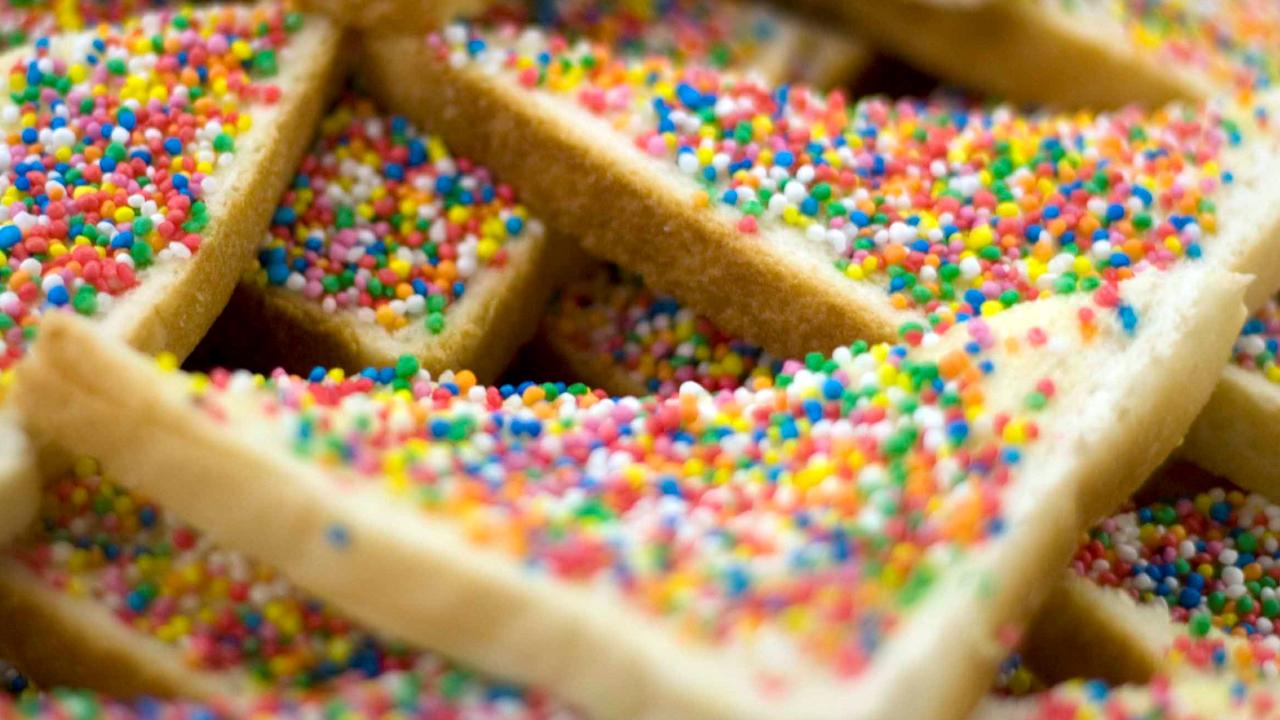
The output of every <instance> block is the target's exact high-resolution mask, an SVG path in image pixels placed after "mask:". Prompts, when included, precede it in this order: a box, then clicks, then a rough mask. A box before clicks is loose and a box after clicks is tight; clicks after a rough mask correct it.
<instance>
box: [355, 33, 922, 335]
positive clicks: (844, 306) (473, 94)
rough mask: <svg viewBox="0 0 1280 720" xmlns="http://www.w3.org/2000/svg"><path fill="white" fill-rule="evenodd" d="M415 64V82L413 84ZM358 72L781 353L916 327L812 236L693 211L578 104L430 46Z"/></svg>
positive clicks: (580, 229) (394, 54)
mask: <svg viewBox="0 0 1280 720" xmlns="http://www.w3.org/2000/svg"><path fill="white" fill-rule="evenodd" d="M405 68H415V72H416V78H417V80H418V81H417V82H413V83H406V82H402V77H403V74H404V72H405ZM361 70H362V71H363V72H364V77H365V79H366V81H367V83H368V86H369V87H370V89H371V91H372V92H373V93H374V94H375V96H376V97H378V98H379V100H380V101H381V103H382V104H383V105H384V106H385V107H388V108H390V109H392V110H394V111H396V112H399V113H402V114H404V115H407V116H408V117H410V118H412V119H413V120H414V121H415V122H417V123H418V124H419V125H421V126H422V127H424V128H427V129H429V130H430V131H432V132H436V133H439V134H441V135H442V136H444V137H445V138H447V139H448V141H449V144H450V146H451V147H453V148H455V149H456V150H457V151H458V152H459V153H461V154H465V155H468V156H471V157H475V158H476V159H478V160H479V161H481V162H483V163H485V164H486V165H488V166H489V167H491V168H492V169H493V170H494V172H495V174H497V175H498V176H499V177H502V178H504V179H505V180H506V182H509V183H511V184H512V185H514V186H516V187H518V188H520V189H521V194H522V197H523V198H524V199H525V201H526V202H527V203H528V205H529V206H530V207H531V208H532V209H533V210H534V211H535V213H537V214H538V216H539V217H541V218H543V219H544V220H545V221H546V222H547V223H548V224H549V225H550V226H551V227H554V228H558V229H560V230H562V231H564V232H567V233H569V234H571V235H574V236H576V237H578V238H580V239H581V241H582V244H583V246H584V247H585V248H586V250H587V251H588V252H591V253H592V254H595V255H599V256H602V257H605V258H608V259H609V260H612V261H614V262H617V263H618V264H619V265H622V266H624V267H627V268H629V269H632V270H635V271H637V272H639V273H640V274H641V275H643V276H644V277H645V278H646V280H647V281H649V282H650V284H651V285H652V286H653V287H654V288H656V289H658V290H661V291H663V292H668V293H671V294H672V295H675V296H676V297H679V298H680V299H681V300H682V301H684V302H685V303H687V304H688V305H690V306H691V307H696V308H697V309H698V310H699V311H701V312H702V313H704V314H706V315H707V316H709V317H710V318H712V319H713V320H715V321H716V322H717V323H718V324H719V325H720V326H721V327H723V328H724V329H725V330H727V331H729V332H733V333H736V334H738V335H740V336H742V337H744V338H746V339H748V340H750V341H752V342H755V343H756V344H759V345H761V346H763V347H765V348H767V349H769V350H770V351H771V352H773V353H774V354H776V355H779V356H783V357H798V356H802V355H803V354H804V353H806V352H810V351H813V350H822V351H830V350H832V349H834V348H836V347H838V346H840V345H845V344H848V343H850V342H852V341H853V340H855V339H858V338H869V339H889V338H892V337H894V335H895V331H896V329H897V327H898V326H899V324H900V323H901V322H902V320H904V319H905V316H904V315H903V314H902V313H900V312H898V311H895V310H894V309H893V308H892V307H890V303H889V300H888V297H887V295H886V294H885V293H884V292H883V291H881V290H880V289H879V288H875V287H872V286H871V285H869V284H859V283H855V282H851V281H849V280H848V279H846V278H845V277H844V276H842V275H841V274H840V273H839V272H838V271H837V270H836V269H835V267H834V265H833V263H832V262H831V261H830V259H829V258H827V257H826V256H825V254H824V253H820V252H818V251H817V249H815V248H812V247H811V246H810V245H807V244H806V243H805V241H804V240H803V238H794V237H792V233H790V232H788V231H782V230H778V231H770V232H777V233H784V234H785V236H786V237H776V236H775V237H771V236H770V235H769V233H761V234H759V235H747V234H744V233H742V232H740V231H739V230H738V229H737V227H736V226H735V224H734V221H733V220H732V218H730V217H729V215H728V214H727V213H726V212H720V211H713V210H708V209H706V208H699V207H696V205H695V202H694V195H695V193H696V187H694V186H693V185H692V184H686V183H685V182H681V180H683V179H682V178H673V177H672V176H671V175H670V173H667V172H664V170H663V168H661V167H659V166H658V165H657V164H656V163H655V162H654V161H652V160H651V159H649V158H646V157H644V156H643V155H642V154H640V153H639V151H638V150H635V149H634V148H631V147H630V146H629V145H619V143H618V142H617V140H618V138H617V136H616V135H613V134H611V133H609V134H602V131H601V129H600V127H599V125H600V121H599V120H598V119H597V118H595V117H594V116H591V115H589V114H587V113H586V112H585V111H581V110H578V109H577V108H575V107H574V106H572V105H570V104H568V103H562V102H557V101H556V100H555V99H554V98H551V97H549V96H540V95H536V94H532V93H529V92H527V91H524V90H521V89H519V88H517V87H514V86H513V85H511V84H510V83H507V82H505V81H503V80H502V79H500V78H497V77H494V76H489V75H485V74H483V73H481V72H479V71H476V70H474V69H465V68H464V69H457V68H451V67H448V65H447V64H444V63H439V62H436V61H435V60H434V59H433V58H432V56H431V54H430V53H429V52H428V50H427V47H426V43H425V42H423V40H422V38H420V37H397V38H391V37H378V38H377V40H376V41H374V42H367V43H365V53H364V61H363V62H362V63H361ZM603 132H605V133H608V131H603ZM602 140H603V141H602ZM806 247H808V248H809V249H810V250H811V252H804V249H805V248H806ZM725 288H741V289H743V291H742V292H736V293H726V292H724V289H725ZM760 288H768V289H770V292H762V291H760V290H759V289H760ZM748 290H749V291H748ZM798 308H802V309H803V310H802V311H801V312H796V310H797V309H798Z"/></svg>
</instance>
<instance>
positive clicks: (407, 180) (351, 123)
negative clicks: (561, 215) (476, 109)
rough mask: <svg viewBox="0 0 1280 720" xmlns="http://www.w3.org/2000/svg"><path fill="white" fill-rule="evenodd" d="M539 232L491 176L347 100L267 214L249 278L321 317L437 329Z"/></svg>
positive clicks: (401, 122) (404, 125)
mask: <svg viewBox="0 0 1280 720" xmlns="http://www.w3.org/2000/svg"><path fill="white" fill-rule="evenodd" d="M541 232H542V229H541V225H540V224H539V223H537V222H536V221H530V220H529V217H528V213H527V211H526V210H525V208H524V206H522V205H520V204H519V203H518V202H517V201H516V193H515V191H514V190H512V188H511V187H510V186H507V185H504V184H501V183H499V182H497V181H495V180H494V178H493V177H492V176H491V175H490V174H489V171H488V170H486V169H485V168H483V167H480V166H477V165H475V164H474V163H472V162H470V161H469V160H467V159H465V158H454V157H453V156H451V155H450V154H449V151H448V150H447V148H446V147H445V146H444V144H443V143H442V142H441V141H440V140H439V139H438V138H430V137H424V136H422V135H419V133H418V132H417V130H415V129H414V128H413V126H412V125H410V124H409V123H408V121H406V120H405V119H404V118H402V117H399V116H391V115H382V114H379V113H378V112H377V110H376V109H375V108H374V106H373V104H372V103H371V102H370V101H368V100H365V99H362V98H358V97H354V96H348V97H346V98H344V99H343V100H342V101H340V102H339V103H338V105H337V107H336V108H334V110H333V111H332V112H331V113H330V114H329V116H328V117H326V118H325V120H324V121H323V123H322V125H321V131H320V138H319V139H318V140H317V142H316V146H315V148H314V149H313V150H312V152H311V153H310V154H308V155H307V156H306V158H305V159H304V160H303V162H302V167H301V168H300V169H299V170H298V173H297V175H296V176H295V177H294V180H293V184H292V187H291V188H290V190H289V191H288V192H286V193H285V196H284V198H283V199H282V200H281V202H280V205H279V207H278V208H277V209H276V212H275V216H274V218H273V221H272V226H271V233H270V236H269V237H268V238H267V241H266V243H265V245H264V246H263V248H262V249H261V251H260V253H259V256H258V257H259V262H260V265H261V270H260V271H259V272H258V277H259V279H260V281H261V282H263V283H266V284H270V285H271V286H275V287H281V288H284V289H287V290H289V291H293V292H297V293H300V294H301V295H302V297H305V298H307V299H309V300H313V301H315V302H318V303H320V305H321V306H322V307H323V308H324V309H325V310H327V311H329V312H339V311H349V312H353V313H354V314H355V316H356V317H358V318H359V319H361V320H363V321H367V322H371V323H372V322H376V323H377V324H378V325H380V326H382V327H384V328H386V329H387V330H398V329H400V328H402V327H405V326H407V325H408V324H409V323H410V322H415V323H420V324H421V325H423V326H424V327H425V328H426V329H427V331H428V332H430V333H431V334H438V333H440V332H441V331H442V330H444V328H445V324H446V317H447V312H448V310H449V308H450V307H451V306H452V305H453V304H454V303H456V302H457V301H458V300H459V299H460V298H461V297H462V296H463V293H464V292H465V291H466V287H467V282H468V281H469V280H470V279H471V278H473V277H474V276H475V275H476V274H477V273H479V272H482V271H484V270H485V269H486V268H501V267H503V266H504V265H505V263H506V262H507V256H508V246H509V245H510V243H513V242H516V241H519V240H520V239H522V238H524V237H528V236H534V235H538V234H540V233H541Z"/></svg>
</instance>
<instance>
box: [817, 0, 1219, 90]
mask: <svg viewBox="0 0 1280 720" xmlns="http://www.w3.org/2000/svg"><path fill="white" fill-rule="evenodd" d="M802 4H803V5H806V6H809V7H810V8H811V9H813V10H818V11H822V12H825V13H828V14H830V15H831V16H833V17H835V18H839V19H841V20H843V21H844V22H845V24H846V25H847V26H848V27H849V28H850V29H851V30H853V31H856V32H860V33H865V34H867V36H868V37H875V38H877V40H878V41H879V43H880V47H882V48H883V49H884V50H885V51H886V52H889V53H891V54H895V55H899V56H901V57H903V58H904V59H906V60H909V61H910V62H912V63H914V64H917V65H919V66H920V67H922V68H924V69H925V70H927V71H929V72H931V73H933V74H935V75H938V76H940V77H943V78H946V79H948V80H951V81H952V82H956V83H959V84H961V85H964V86H966V87H970V88H973V89H975V90H981V91H984V92H986V93H989V94H992V95H994V96H996V97H998V98H1002V99H1007V100H1011V101H1017V102H1034V103H1047V104H1049V105H1053V106H1056V107H1063V108H1075V107H1086V108H1108V107H1119V106H1122V105H1126V104H1129V103H1135V102H1136V103H1140V104H1143V105H1149V106H1155V105H1160V104H1163V103H1165V102H1169V101H1171V100H1203V99H1206V98H1208V97H1211V96H1212V95H1213V94H1214V86H1213V85H1212V84H1211V83H1210V82H1208V81H1207V79H1205V78H1204V77H1203V76H1202V75H1201V74H1199V73H1195V72H1192V71H1190V70H1187V69H1184V68H1176V67H1170V66H1169V64H1168V63H1161V62H1159V61H1158V60H1157V59H1156V58H1155V57H1154V56H1153V55H1151V54H1148V53H1143V52H1140V51H1138V50H1137V49H1135V48H1133V46H1132V45H1131V44H1130V42H1129V41H1128V38H1126V37H1125V36H1124V34H1123V32H1122V30H1121V28H1119V27H1111V26H1109V25H1108V24H1107V23H1106V22H1098V20H1099V19H1098V18H1092V19H1093V20H1094V21H1095V22H1090V21H1089V18H1084V19H1082V18H1079V17H1072V15H1071V14H1070V13H1069V12H1066V11H1063V10H1061V9H1059V8H1057V7H1055V6H1054V5H1053V4H1052V3H1047V2H1029V1H1025V0H989V1H987V2H980V3H970V2H938V0H929V1H920V0H803V2H802Z"/></svg>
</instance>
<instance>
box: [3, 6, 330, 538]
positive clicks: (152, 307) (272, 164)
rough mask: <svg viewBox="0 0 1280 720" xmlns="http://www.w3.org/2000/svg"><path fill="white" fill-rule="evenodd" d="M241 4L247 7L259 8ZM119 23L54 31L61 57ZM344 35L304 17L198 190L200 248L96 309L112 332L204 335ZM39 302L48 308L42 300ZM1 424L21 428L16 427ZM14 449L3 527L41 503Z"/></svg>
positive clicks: (326, 86) (20, 522) (153, 21)
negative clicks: (265, 97) (266, 97)
mask: <svg viewBox="0 0 1280 720" xmlns="http://www.w3.org/2000/svg"><path fill="white" fill-rule="evenodd" d="M235 12H238V13H246V14H247V13H251V12H253V9H252V8H250V7H245V8H242V9H237V10H236V11H235ZM165 17H167V15H166V14H165V13H164V12H160V13H155V14H150V15H145V16H143V17H141V18H140V19H139V20H138V22H141V23H143V24H144V25H145V24H150V25H152V26H156V32H157V34H159V35H160V36H162V37H163V36H164V33H166V32H167V33H169V34H173V33H174V32H175V30H173V29H168V30H164V29H162V28H161V26H160V25H161V24H162V23H164V22H165V21H164V20H163V19H162V18H165ZM118 32H119V31H118V30H112V29H109V28H106V26H104V29H100V30H94V31H89V32H86V33H72V34H67V35H59V36H54V37H53V38H52V40H51V44H52V47H53V51H52V54H53V57H58V58H62V59H66V60H69V61H70V60H77V53H81V54H82V53H84V52H85V49H86V48H87V47H88V46H87V45H86V42H87V41H88V39H92V38H94V37H98V36H99V34H100V33H107V35H109V36H110V35H113V34H117V33H118ZM338 42H339V33H338V31H337V30H335V29H334V28H333V26H332V25H330V24H329V23H328V22H327V21H326V20H324V19H323V18H317V17H311V18H307V19H305V20H304V22H303V27H302V28H301V29H299V30H298V31H297V32H296V33H295V34H294V35H293V36H292V37H291V38H290V41H289V42H288V44H287V45H286V46H285V47H284V48H282V51H281V52H280V54H279V58H278V59H277V63H278V66H279V68H280V70H279V73H278V74H277V75H276V76H275V77H274V78H273V79H271V80H270V81H269V82H271V83H274V84H276V85H278V86H279V88H280V90H281V94H280V97H279V99H278V100H277V101H276V102H274V103H266V102H261V101H253V102H249V101H246V105H245V107H244V112H246V113H247V114H248V115H249V116H250V117H251V118H252V120H253V125H252V126H251V128H250V129H249V130H247V131H246V132H244V133H241V134H240V135H239V136H238V137H237V139H236V142H237V145H236V150H235V152H234V154H233V155H232V156H231V157H232V158H233V159H232V160H231V161H230V162H228V163H226V164H223V165H220V166H219V167H217V169H216V170H215V171H214V172H213V173H212V175H211V178H212V180H213V182H214V183H216V185H213V186H212V189H211V190H210V191H208V192H205V193H204V194H203V195H201V196H197V197H199V198H200V199H203V200H204V201H205V203H206V207H207V211H208V223H207V224H206V225H205V227H204V228H203V230H201V231H200V235H201V238H202V242H201V246H200V249H199V250H198V251H197V252H196V253H195V254H194V255H193V256H190V257H189V258H187V259H185V260H184V259H180V258H178V257H169V258H164V257H163V256H162V257H161V259H160V260H159V261H158V262H157V263H156V264H155V265H153V266H151V267H150V268H147V269H145V270H141V271H139V273H138V280H139V284H138V285H137V286H136V287H134V288H132V289H131V290H128V291H126V292H125V293H124V294H122V295H119V296H116V297H115V298H114V302H113V303H112V304H111V306H110V307H109V308H107V309H105V310H103V311H101V312H98V313H97V314H96V315H95V317H94V319H95V321H96V322H98V323H100V324H101V325H102V327H103V328H104V329H105V330H106V331H107V332H109V333H111V334H113V335H114V336H116V337H119V338H121V339H123V340H125V341H126V342H128V343H130V344H131V345H133V346H135V347H137V348H139V349H141V350H144V351H146V352H159V351H169V352H172V353H175V354H177V355H180V356H181V355H185V354H186V353H188V352H190V351H191V349H192V348H194V347H195V345H196V343H197V342H199V340H200V338H201V337H202V336H203V335H204V333H205V331H206V330H207V329H208V327H209V325H210V324H212V322H213V320H214V318H215V317H217V315H218V313H219V312H220V311H221V309H222V307H223V305H225V304H226V300H227V298H228V297H229V296H230V293H231V291H232V288H233V287H234V285H235V282H236V280H237V278H238V277H239V274H240V272H241V271H242V269H243V268H244V266H245V264H246V263H247V262H248V261H249V259H250V258H251V257H252V253H253V248H254V247H255V246H256V244H257V241H258V238H259V234H260V233H261V232H262V229H263V228H265V227H266V223H267V220H268V218H269V217H270V208H269V207H268V206H265V205H264V204H263V203H260V202H258V201H257V199H258V198H259V197H261V196H263V195H267V196H270V195H274V194H276V193H279V192H280V191H281V190H283V188H284V184H285V182H286V181H287V180H288V178H289V175H288V169H289V168H290V167H292V166H293V164H294V163H295V162H296V161H297V159H298V158H299V157H300V156H301V153H302V150H303V148H304V146H305V143H306V140H307V137H308V136H309V134H310V131H309V128H310V127H311V126H312V123H313V118H314V117H315V115H316V113H317V112H318V111H319V109H320V108H321V107H323V104H324V103H325V98H326V96H327V95H328V93H329V92H330V90H331V86H332V85H333V83H334V82H335V80H336V78H337V73H338ZM31 53H32V50H31V48H30V47H25V48H18V49H14V50H11V51H10V52H9V53H8V54H6V55H5V56H4V57H3V59H2V60H3V61H4V66H5V67H6V68H8V67H12V66H13V64H14V63H16V62H22V61H23V60H24V59H25V58H30V57H31ZM10 77H11V76H9V75H6V76H5V77H4V78H3V79H2V80H0V84H2V85H3V86H4V87H5V89H6V92H5V93H4V95H5V97H4V101H3V104H4V106H6V107H12V106H13V104H14V101H13V100H12V98H11V96H10V93H9V92H8V90H9V89H11V85H10V83H11V82H12V81H11V79H10ZM232 97H234V96H228V99H231V98H232ZM15 117H16V116H15ZM13 129H14V128H13V126H12V125H11V126H9V127H6V130H7V131H12V130H13ZM48 152H52V150H49V151H48ZM10 182H12V179H10ZM32 309H33V311H34V312H36V313H40V312H42V311H43V309H42V308H40V307H39V306H38V305H37V306H33V308H32ZM0 424H3V419H0ZM2 432H3V434H4V435H5V436H6V437H12V436H14V433H15V432H16V430H13V429H11V428H7V429H5V430H4V431H2ZM10 449H12V450H13V453H12V454H10V453H5V454H4V456H3V460H0V466H2V467H0V497H2V498H8V499H9V500H11V502H3V503H0V537H7V536H9V535H12V534H13V533H15V532H18V531H19V530H21V529H22V528H23V527H24V526H25V523H26V520H27V519H28V518H29V517H30V513H31V512H33V511H34V504H33V503H32V502H30V500H31V498H32V497H33V493H34V492H35V490H34V487H33V486H32V487H25V488H24V487H22V486H23V485H24V484H30V483H31V482H32V480H31V478H32V476H33V474H34V470H33V469H32V468H31V467H29V466H28V464H27V463H25V462H24V461H23V460H22V457H23V455H22V453H23V452H25V451H22V450H19V449H18V445H17V441H16V440H15V441H6V442H4V443H2V444H0V453H4V452H5V451H6V450H10ZM11 494H12V495H11Z"/></svg>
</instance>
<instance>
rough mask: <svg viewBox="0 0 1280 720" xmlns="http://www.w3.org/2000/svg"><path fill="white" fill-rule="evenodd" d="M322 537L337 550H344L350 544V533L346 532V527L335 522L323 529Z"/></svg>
mask: <svg viewBox="0 0 1280 720" xmlns="http://www.w3.org/2000/svg"><path fill="white" fill-rule="evenodd" d="M324 539H325V540H327V541H328V542H329V544H330V545H332V546H334V547H335V548H338V549H339V550H345V549H346V548H347V547H348V546H350V545H351V535H350V533H348V532H347V528H346V527H344V526H342V525H339V524H337V523H334V524H332V525H330V526H329V527H328V528H327V529H326V530H325V531H324Z"/></svg>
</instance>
